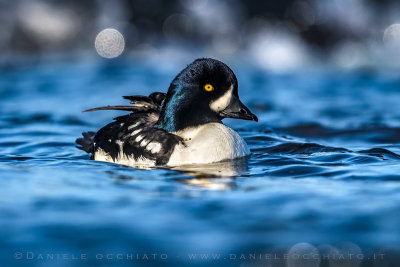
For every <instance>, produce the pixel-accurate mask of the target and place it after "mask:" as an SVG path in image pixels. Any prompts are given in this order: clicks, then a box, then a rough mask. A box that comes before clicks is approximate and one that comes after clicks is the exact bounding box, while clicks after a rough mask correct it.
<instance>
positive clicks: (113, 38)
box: [94, 28, 125, 58]
mask: <svg viewBox="0 0 400 267" xmlns="http://www.w3.org/2000/svg"><path fill="white" fill-rule="evenodd" d="M94 46H95V48H96V51H97V53H98V54H99V55H100V56H102V57H104V58H115V57H118V56H119V55H121V54H122V52H123V51H124V48H125V40H124V36H123V35H122V34H121V33H120V32H119V31H117V30H116V29H112V28H107V29H104V30H102V31H101V32H99V33H98V34H97V36H96V40H95V42H94Z"/></svg>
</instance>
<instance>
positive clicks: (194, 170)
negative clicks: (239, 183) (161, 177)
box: [171, 158, 248, 190]
mask: <svg viewBox="0 0 400 267" xmlns="http://www.w3.org/2000/svg"><path fill="white" fill-rule="evenodd" d="M171 169H172V170H176V171H179V172H181V173H183V174H185V175H188V176H190V177H188V178H175V179H174V180H175V181H178V182H181V183H184V184H187V185H192V186H196V187H201V188H204V189H210V190H229V189H234V188H235V187H236V183H235V179H236V176H238V175H241V174H243V173H244V172H246V171H247V170H248V167H247V158H241V159H236V160H229V161H223V162H218V163H212V164H205V165H185V166H179V167H174V168H171Z"/></svg>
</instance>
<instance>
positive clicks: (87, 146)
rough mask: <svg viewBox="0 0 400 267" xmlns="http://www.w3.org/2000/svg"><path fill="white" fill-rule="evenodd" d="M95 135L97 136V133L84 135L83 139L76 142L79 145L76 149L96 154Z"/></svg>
mask: <svg viewBox="0 0 400 267" xmlns="http://www.w3.org/2000/svg"><path fill="white" fill-rule="evenodd" d="M95 134H96V133H95V132H86V133H82V136H83V138H82V137H81V138H78V139H76V140H75V143H76V144H77V146H76V147H77V148H79V149H82V150H83V151H85V152H87V153H93V152H94V141H93V137H94V135H95Z"/></svg>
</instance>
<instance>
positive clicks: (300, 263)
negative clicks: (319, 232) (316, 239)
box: [287, 243, 320, 267]
mask: <svg viewBox="0 0 400 267" xmlns="http://www.w3.org/2000/svg"><path fill="white" fill-rule="evenodd" d="M319 263H320V254H319V252H318V249H317V248H316V247H314V246H313V245H311V244H309V243H298V244H296V245H294V246H292V247H291V248H290V250H289V251H288V255H287V266H288V267H318V266H319Z"/></svg>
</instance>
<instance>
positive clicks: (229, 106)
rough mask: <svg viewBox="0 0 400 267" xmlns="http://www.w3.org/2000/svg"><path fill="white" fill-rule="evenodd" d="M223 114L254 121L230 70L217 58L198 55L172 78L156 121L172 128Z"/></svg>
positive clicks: (179, 128) (255, 119)
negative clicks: (197, 57)
mask: <svg viewBox="0 0 400 267" xmlns="http://www.w3.org/2000/svg"><path fill="white" fill-rule="evenodd" d="M224 118H234V119H244V120H253V121H258V119H257V116H256V115H254V114H253V113H251V111H250V110H249V109H248V108H247V107H246V106H245V105H244V104H243V103H242V102H241V101H240V99H239V95H238V83H237V79H236V76H235V74H234V73H233V71H232V70H231V69H230V68H229V67H228V66H227V65H225V64H224V63H222V62H221V61H218V60H215V59H211V58H202V59H197V60H195V61H194V62H193V63H191V64H190V65H188V66H187V67H186V68H185V69H184V70H182V71H181V72H180V73H179V74H178V75H177V76H176V77H175V79H174V80H173V81H172V83H171V85H170V87H169V89H168V93H167V95H166V98H165V100H164V102H163V104H162V107H161V112H160V118H159V120H158V122H157V125H158V126H159V127H160V128H163V129H165V130H167V131H169V132H176V131H180V130H183V129H186V128H188V127H196V126H199V125H202V124H205V123H210V122H221V120H222V119H224Z"/></svg>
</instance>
